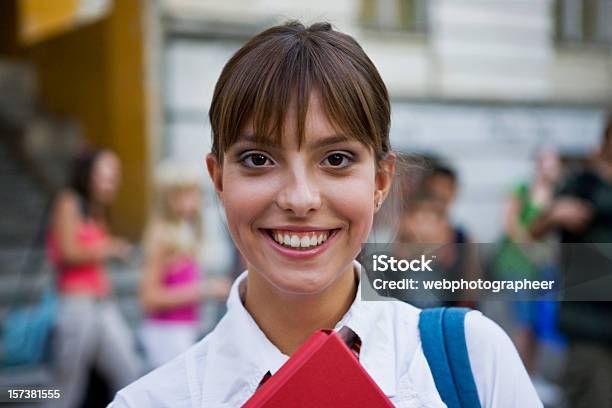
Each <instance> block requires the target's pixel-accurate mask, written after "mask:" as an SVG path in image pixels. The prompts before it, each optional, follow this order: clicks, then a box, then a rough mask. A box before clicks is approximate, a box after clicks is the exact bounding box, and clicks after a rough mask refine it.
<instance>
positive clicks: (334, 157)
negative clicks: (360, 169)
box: [323, 152, 353, 168]
mask: <svg viewBox="0 0 612 408" xmlns="http://www.w3.org/2000/svg"><path fill="white" fill-rule="evenodd" d="M352 161H353V158H352V157H351V156H349V155H347V154H346V153H340V152H335V153H332V154H330V155H329V156H327V157H326V158H325V159H324V160H323V165H324V166H328V167H334V168H344V167H346V166H348V165H349V164H351V162H352Z"/></svg>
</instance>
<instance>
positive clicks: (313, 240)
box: [267, 230, 334, 248]
mask: <svg viewBox="0 0 612 408" xmlns="http://www.w3.org/2000/svg"><path fill="white" fill-rule="evenodd" d="M267 231H268V234H269V235H270V237H272V239H273V240H274V241H276V242H278V243H279V244H281V245H283V246H286V247H287V248H313V247H317V246H319V245H321V244H323V243H324V242H325V241H327V238H329V236H330V234H331V233H332V231H334V230H327V231H309V232H296V231H283V230H267Z"/></svg>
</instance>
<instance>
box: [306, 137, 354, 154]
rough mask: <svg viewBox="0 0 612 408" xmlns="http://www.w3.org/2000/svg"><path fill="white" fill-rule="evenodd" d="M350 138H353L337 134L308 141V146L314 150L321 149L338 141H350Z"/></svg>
mask: <svg viewBox="0 0 612 408" xmlns="http://www.w3.org/2000/svg"><path fill="white" fill-rule="evenodd" d="M349 140H352V139H351V138H349V137H348V136H346V135H343V134H336V135H331V136H326V137H321V138H319V139H317V140H313V141H312V142H310V143H308V147H309V148H310V149H313V150H314V149H321V148H323V147H326V146H331V145H334V144H336V143H342V142H348V141H349Z"/></svg>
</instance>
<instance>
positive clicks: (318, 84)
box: [209, 22, 390, 160]
mask: <svg viewBox="0 0 612 408" xmlns="http://www.w3.org/2000/svg"><path fill="white" fill-rule="evenodd" d="M313 92H318V93H319V96H320V100H321V103H322V105H323V106H322V109H323V111H324V112H325V113H326V114H327V119H328V120H329V122H330V123H331V124H332V125H333V126H334V127H336V128H337V131H339V132H341V133H342V134H344V135H345V136H347V137H351V138H355V139H357V140H358V141H360V142H361V143H363V144H365V145H367V146H369V147H371V148H372V149H373V150H374V152H375V153H376V156H377V158H381V156H383V155H384V153H386V152H388V151H389V145H388V132H389V121H390V107H389V101H388V95H387V90H386V87H385V86H384V83H383V82H382V79H381V78H380V76H379V75H378V72H377V71H376V69H375V67H374V66H373V64H372V62H371V61H370V60H369V58H368V57H367V56H366V55H365V53H364V52H363V50H362V49H361V47H360V46H359V45H358V44H357V42H356V41H355V40H354V39H353V38H352V37H350V36H348V35H346V34H342V33H339V32H337V31H334V30H332V29H331V25H329V24H327V23H318V24H314V25H312V26H311V27H309V28H305V27H304V26H303V25H301V24H300V23H295V22H293V23H288V24H286V25H283V26H277V27H273V28H270V29H268V30H266V31H264V32H262V33H261V34H259V35H257V36H255V37H254V38H253V39H251V40H250V41H249V42H248V43H247V44H245V45H244V46H243V47H242V48H241V49H240V50H239V51H238V52H237V53H236V54H235V55H234V56H233V57H232V58H231V59H230V60H229V62H228V63H227V64H226V66H225V67H224V69H223V72H222V73H221V76H220V78H219V81H218V82H217V86H216V87H215V92H214V96H213V103H212V105H211V109H210V113H209V115H210V121H211V126H212V131H213V149H212V152H213V154H215V155H216V156H217V158H218V159H220V160H222V159H223V156H224V154H225V152H226V151H227V150H228V149H229V148H230V147H231V146H232V145H233V144H234V143H235V142H236V140H237V139H238V137H239V136H240V134H241V132H243V131H244V128H245V126H246V125H248V124H249V123H250V125H251V126H252V132H253V135H252V136H253V137H254V139H255V141H257V142H261V143H265V144H272V145H280V144H281V141H282V138H283V132H284V130H285V123H286V119H287V114H288V113H291V114H295V115H296V118H295V123H296V127H297V137H298V146H301V145H302V144H303V142H304V138H305V134H304V133H305V124H306V118H307V115H308V107H309V103H310V96H311V95H312V93H313Z"/></svg>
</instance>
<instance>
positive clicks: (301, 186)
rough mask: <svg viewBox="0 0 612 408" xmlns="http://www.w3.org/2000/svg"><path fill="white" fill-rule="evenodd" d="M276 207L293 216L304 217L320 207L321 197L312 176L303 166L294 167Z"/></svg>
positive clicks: (280, 193) (284, 184) (281, 191)
mask: <svg viewBox="0 0 612 408" xmlns="http://www.w3.org/2000/svg"><path fill="white" fill-rule="evenodd" d="M277 202H278V206H279V207H280V208H281V209H282V210H284V211H290V212H292V213H293V215H294V216H297V217H304V216H306V215H308V214H309V213H310V212H311V211H314V210H317V209H319V208H320V207H321V195H320V193H319V188H318V186H317V183H316V180H314V176H313V175H311V174H308V171H307V169H306V168H305V167H304V166H294V167H293V168H292V169H291V171H290V173H289V174H288V175H287V177H286V179H285V181H284V183H283V187H282V188H281V190H280V191H279V194H278V199H277Z"/></svg>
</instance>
